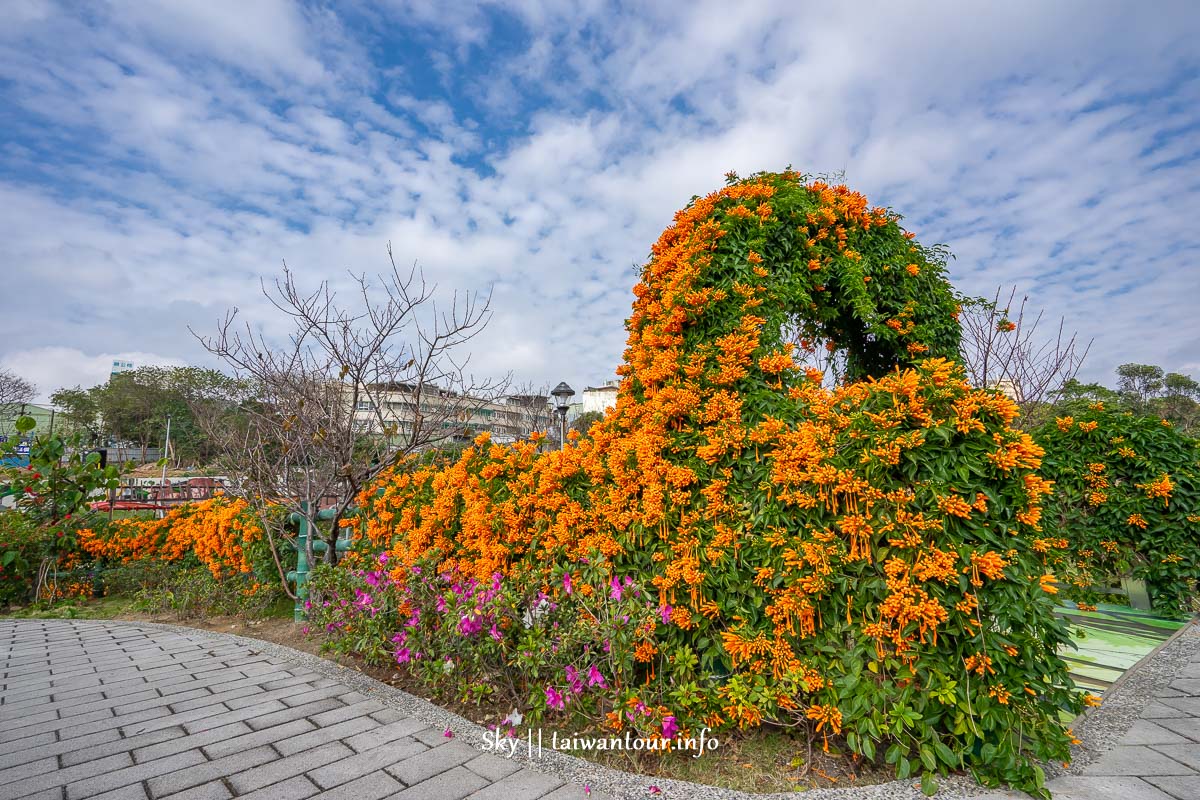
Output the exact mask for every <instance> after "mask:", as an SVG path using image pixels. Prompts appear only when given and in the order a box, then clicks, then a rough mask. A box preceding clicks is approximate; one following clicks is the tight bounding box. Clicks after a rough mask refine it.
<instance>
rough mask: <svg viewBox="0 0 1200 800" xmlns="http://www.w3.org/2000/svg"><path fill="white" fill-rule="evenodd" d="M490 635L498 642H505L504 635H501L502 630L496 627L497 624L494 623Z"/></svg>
mask: <svg viewBox="0 0 1200 800" xmlns="http://www.w3.org/2000/svg"><path fill="white" fill-rule="evenodd" d="M488 633H489V634H490V635H491V637H492V638H493V639H495V640H496V641H497V642H500V641H504V634H502V633H500V629H499V628H497V627H496V623H494V622H493V623H492V629H491V630H490V631H488Z"/></svg>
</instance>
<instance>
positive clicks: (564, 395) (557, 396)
mask: <svg viewBox="0 0 1200 800" xmlns="http://www.w3.org/2000/svg"><path fill="white" fill-rule="evenodd" d="M550 394H551V395H553V396H554V408H555V410H556V411H558V424H559V440H558V449H559V450H565V449H567V409H568V408H570V407H571V398H572V397H574V396H575V390H574V389H572V388H571V387H570V386H567V382H566V381H561V382H560V383H559V384H558V386H555V387H554V389H552V390H551V392H550Z"/></svg>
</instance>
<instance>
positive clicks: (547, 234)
mask: <svg viewBox="0 0 1200 800" xmlns="http://www.w3.org/2000/svg"><path fill="white" fill-rule="evenodd" d="M250 6H253V8H252V9H247V8H246V4H240V5H239V6H238V8H239V9H240V11H239V12H238V13H239V14H242V12H245V13H244V14H242V16H238V15H231V14H230V13H228V9H222V7H220V6H218V5H214V4H211V3H204V4H198V3H187V4H176V3H167V4H165V5H164V7H158V8H152V7H150V6H143V5H141V4H138V8H137V13H130V14H118V13H116V12H113V13H109V14H103V13H102V14H99V15H97V17H96V19H94V20H91V21H90V22H85V21H84V20H81V19H72V18H68V17H65V16H63V15H62V14H61V13H59V14H58V15H55V16H49V17H46V18H44V19H41V20H40V21H39V20H38V19H36V18H35V17H36V15H34V14H27V15H26V17H28V18H29V20H28V21H26V22H24V23H22V25H21V26H20V27H21V31H22V32H21V34H20V36H17V35H16V34H13V35H11V36H5V35H3V34H0V79H2V80H6V81H8V82H9V83H7V84H4V85H5V86H6V87H7V88H5V89H0V99H3V100H6V101H7V102H9V103H10V104H11V107H12V108H14V109H16V110H17V111H15V112H13V113H14V114H15V116H13V126H12V130H13V131H14V133H15V135H14V139H15V141H16V142H17V143H18V144H16V145H15V146H14V145H10V146H9V147H7V148H5V149H4V150H0V207H2V208H4V209H5V212H6V213H5V214H3V215H0V264H2V265H3V267H0V269H3V270H4V273H5V274H4V278H5V280H6V282H7V283H8V285H16V286H19V287H21V288H20V290H19V291H20V292H21V293H22V297H23V298H25V299H24V302H25V304H26V305H27V306H29V307H37V308H46V309H48V311H47V312H45V313H42V314H41V319H40V320H39V322H38V324H37V325H28V324H25V323H24V322H23V321H22V320H20V319H17V318H14V317H8V318H3V319H0V354H3V353H8V354H9V356H8V357H13V356H12V354H20V353H28V352H30V351H34V350H39V349H44V348H46V347H59V348H68V349H71V350H75V351H79V352H80V354H81V355H80V356H79V357H76V358H63V359H59V360H57V361H53V363H58V364H60V365H61V368H56V371H54V372H47V373H45V380H48V381H51V382H54V381H58V382H61V383H63V384H74V383H84V384H86V382H87V379H83V378H77V377H74V376H73V373H72V372H71V370H75V369H82V366H81V365H82V363H83V361H84V360H86V359H87V358H93V357H94V358H97V359H99V360H100V362H104V361H105V359H106V358H107V356H104V355H103V354H105V353H116V352H125V351H132V350H138V349H143V348H144V349H149V350H151V351H154V352H157V353H162V354H165V355H164V356H163V357H168V356H169V357H171V358H175V359H178V360H180V361H187V362H203V363H207V361H206V354H205V353H204V352H203V350H202V349H201V348H200V347H199V346H198V345H197V344H196V342H195V341H194V339H193V338H192V337H191V335H190V334H189V333H188V331H187V326H189V325H191V326H192V327H193V328H195V329H196V330H197V331H200V332H206V331H211V330H212V329H213V326H214V325H215V322H216V320H217V319H218V318H219V317H220V316H221V314H222V313H223V312H224V310H225V309H226V308H228V307H231V306H238V307H240V308H241V309H242V310H243V313H244V314H245V315H246V316H247V317H248V318H252V319H265V318H266V307H265V304H264V303H263V301H262V300H261V298H260V297H259V295H258V281H259V276H261V275H272V274H275V273H276V272H277V269H278V264H279V263H280V261H282V260H285V259H286V260H287V262H288V264H289V265H290V266H291V267H292V268H293V269H295V270H296V271H297V273H298V274H299V275H300V276H301V278H302V280H305V281H306V282H308V283H310V284H315V282H317V281H319V280H322V279H329V280H332V281H334V282H335V283H337V282H343V283H344V280H345V278H344V276H345V270H346V269H352V270H354V271H356V272H359V271H366V272H368V273H370V272H375V271H378V270H379V269H380V268H383V267H385V266H386V256H385V245H386V243H387V242H388V241H389V240H390V241H391V242H392V244H393V247H394V249H395V251H396V255H397V260H398V262H400V264H401V265H402V266H405V265H408V264H411V263H412V262H414V261H416V262H419V263H420V264H421V266H422V267H423V268H424V269H425V270H426V272H427V274H428V275H429V276H430V277H431V278H433V279H435V280H437V281H438V282H439V283H440V284H441V286H442V287H443V288H444V289H445V290H447V291H449V290H451V289H454V288H468V289H483V290H486V289H487V288H488V287H489V286H492V285H495V287H496V291H495V296H494V301H493V308H494V311H495V318H494V321H493V323H492V327H491V329H490V330H489V332H488V335H487V336H485V337H483V338H481V339H477V340H476V341H475V345H476V354H475V358H474V360H473V362H472V363H473V366H474V367H475V368H476V369H478V370H480V371H481V372H491V373H493V374H499V373H504V372H507V371H509V370H512V371H515V372H516V373H517V376H518V377H519V378H521V379H530V380H534V381H536V382H539V383H540V382H550V383H556V382H557V381H558V380H559V379H561V378H566V379H567V380H568V381H569V382H571V383H573V384H579V385H586V384H588V383H596V382H598V381H599V380H601V379H602V378H603V377H604V376H606V375H608V374H610V373H611V371H612V369H613V367H614V366H615V365H616V363H617V362H618V361H619V359H620V356H621V352H622V350H623V346H624V340H625V332H624V330H623V328H622V324H621V323H622V320H623V319H624V317H625V315H626V314H627V312H628V308H629V303H630V301H631V299H632V296H631V294H630V293H629V289H630V288H631V286H632V284H633V281H634V279H635V275H634V271H633V269H632V266H633V265H634V264H635V263H638V262H640V261H642V260H643V259H644V258H645V257H646V254H647V253H648V251H649V248H650V245H651V243H652V242H653V240H654V238H655V237H656V236H657V235H658V232H659V231H660V230H661V229H662V228H663V227H664V226H665V225H666V224H667V223H668V222H669V221H670V219H671V215H672V214H673V212H674V211H675V210H676V209H677V208H679V207H680V206H682V205H683V204H684V203H685V202H687V200H688V198H689V197H691V196H692V195H693V194H697V193H703V192H707V191H709V190H711V189H712V188H715V187H716V186H719V185H720V184H721V183H722V177H721V176H722V174H723V173H724V172H725V171H726V170H728V169H731V168H732V169H736V170H738V171H739V172H741V173H743V174H746V173H749V172H753V171H755V170H758V169H779V168H782V167H783V166H784V165H785V164H788V163H791V164H793V165H795V166H796V167H798V168H800V169H804V170H809V171H813V172H834V171H839V170H844V171H845V173H846V177H847V180H848V181H849V182H850V183H851V185H853V186H854V187H855V188H859V189H862V190H864V191H866V192H867V193H868V195H869V196H870V197H871V199H872V201H874V202H878V203H885V204H888V205H892V206H893V207H895V208H897V209H898V210H899V211H901V212H902V213H904V214H905V215H906V216H907V219H908V224H909V226H910V227H911V228H912V229H913V230H915V231H916V232H917V233H918V235H919V238H920V239H921V241H923V242H926V243H933V242H939V241H940V242H945V243H947V244H948V245H949V246H950V248H951V250H952V251H953V252H955V253H956V255H957V259H956V260H955V261H953V262H951V265H950V269H951V274H952V276H953V278H954V280H955V282H956V284H957V285H958V286H959V288H961V289H963V290H965V291H968V292H971V293H988V294H990V293H991V291H992V290H993V289H994V287H995V286H996V285H997V284H1000V283H1012V282H1018V283H1019V284H1020V285H1021V288H1022V289H1023V290H1025V291H1027V292H1029V293H1030V294H1031V295H1032V298H1033V300H1032V302H1034V303H1035V304H1038V305H1044V306H1045V307H1046V308H1047V310H1048V313H1049V314H1051V315H1053V316H1055V317H1057V316H1058V315H1063V316H1065V317H1066V318H1067V325H1068V327H1069V328H1077V329H1079V330H1080V332H1081V335H1082V336H1083V337H1084V338H1091V337H1095V339H1096V345H1095V346H1094V347H1093V351H1092V356H1091V357H1090V360H1089V364H1088V367H1087V371H1086V373H1085V374H1086V375H1087V376H1088V377H1090V378H1096V379H1101V380H1107V379H1108V378H1109V377H1110V375H1111V370H1112V368H1113V367H1114V366H1115V365H1116V364H1119V363H1122V362H1125V361H1143V362H1150V363H1159V364H1162V365H1163V366H1165V367H1167V368H1168V369H1177V370H1184V371H1187V370H1189V369H1190V370H1192V371H1193V374H1196V373H1200V368H1197V366H1196V365H1197V364H1200V333H1198V331H1197V327H1196V324H1195V323H1194V322H1193V315H1192V310H1191V309H1190V308H1189V307H1188V306H1187V305H1186V303H1185V301H1184V298H1188V297H1196V296H1200V263H1198V261H1200V254H1198V252H1197V247H1196V239H1195V234H1194V223H1193V221H1192V220H1191V219H1190V209H1192V208H1195V207H1196V205H1197V201H1198V200H1200V170H1198V169H1197V158H1198V154H1197V152H1196V149H1195V146H1194V143H1193V141H1192V140H1193V139H1194V131H1195V129H1196V128H1197V127H1198V126H1200V111H1198V109H1200V102H1197V101H1200V81H1198V80H1197V79H1196V78H1195V77H1194V76H1195V74H1196V69H1195V68H1196V66H1197V60H1198V59H1197V58H1196V56H1195V54H1194V53H1193V52H1192V51H1191V50H1190V49H1189V47H1188V43H1189V42H1190V41H1191V40H1192V39H1193V38H1194V36H1195V35H1196V34H1197V33H1198V32H1200V31H1198V30H1197V29H1198V28H1200V20H1198V18H1197V17H1196V16H1195V15H1193V14H1187V13H1184V12H1186V10H1187V6H1186V4H1177V5H1173V6H1167V5H1164V6H1163V7H1162V8H1160V10H1159V12H1158V13H1156V14H1154V15H1149V14H1145V13H1143V12H1141V11H1140V10H1139V9H1138V7H1137V6H1136V5H1134V4H1115V5H1112V6H1111V7H1110V8H1107V9H1106V10H1105V11H1104V12H1103V13H1101V12H1100V11H1097V9H1096V7H1094V6H1093V5H1091V4H1054V5H1045V4H1033V3H1029V4H1009V5H1005V6H989V7H982V8H981V9H975V10H972V11H970V12H966V11H964V10H963V9H962V7H961V6H960V5H958V4H949V3H930V4H923V5H918V6H911V5H906V6H896V5H883V4H879V5H872V4H865V5H864V4H859V5H855V6H846V7H838V8H822V9H821V10H820V12H819V13H818V12H817V11H816V10H813V11H806V10H803V9H798V8H797V7H796V6H795V5H794V4H790V3H787V4H784V3H759V4H755V5H747V6H745V7H744V8H743V7H739V9H738V10H737V11H736V12H735V11H732V10H731V9H730V8H729V6H728V4H723V5H720V6H718V5H716V4H699V5H689V6H687V7H669V6H666V5H654V6H652V7H649V8H647V9H645V10H643V11H642V13H641V15H639V16H634V15H630V14H628V13H616V12H615V10H614V9H613V8H611V7H610V6H608V5H606V4H601V3H599V2H587V3H579V4H568V3H556V2H537V3H535V2H528V3H520V4H517V5H516V6H515V9H514V10H513V13H515V14H516V15H517V18H518V19H520V20H522V23H521V24H522V25H523V26H524V28H525V30H526V31H527V32H528V34H529V41H528V42H527V43H526V44H527V46H525V47H523V48H520V49H518V51H517V52H515V53H513V54H512V55H511V56H506V57H499V56H491V55H489V54H491V53H492V52H493V51H494V50H497V48H494V47H493V43H492V42H491V41H490V39H489V37H491V36H492V35H493V33H492V29H491V22H490V20H491V19H492V18H493V17H494V15H495V14H498V13H502V11H503V9H504V8H505V7H504V6H502V5H498V4H486V5H480V6H479V7H478V8H477V9H475V10H473V11H466V12H463V13H461V14H445V13H443V11H442V10H441V9H442V7H441V6H439V5H437V4H429V3H404V4H397V5H396V6H395V7H394V8H393V10H392V11H391V12H390V16H388V15H378V16H375V15H372V16H371V17H369V20H370V25H371V26H376V25H377V26H379V27H380V30H375V29H374V27H372V28H371V30H369V31H367V30H361V29H360V30H355V29H352V28H350V27H348V26H349V23H347V22H345V20H343V19H339V18H334V17H331V16H330V14H331V13H332V12H330V11H328V10H326V11H317V10H313V9H312V8H305V9H300V8H298V7H295V6H291V5H288V4H284V3H263V4H250ZM30 7H31V8H32V5H31V6H30ZM116 8H126V7H116ZM364 13H365V12H364ZM246 15H248V16H246ZM231 20H235V21H231ZM401 23H403V24H406V25H410V26H423V27H424V28H425V29H426V30H424V31H423V32H422V33H421V35H416V34H414V33H412V30H413V29H412V28H411V27H409V28H398V27H395V26H397V25H399V24H401ZM389 26H391V27H389ZM182 32H193V33H194V35H190V36H188V37H185V38H187V41H186V42H182V41H181V39H180V37H181V36H182V35H183V33H182ZM21 37H24V38H21ZM357 39H361V40H362V41H356V40H357ZM68 42H70V43H71V44H70V45H69V46H68V44H67V43H68ZM380 42H387V43H390V44H391V46H394V47H409V48H413V47H423V48H430V49H429V50H428V52H425V53H424V54H423V55H424V56H425V57H426V58H427V59H428V61H429V62H430V64H431V69H435V70H437V71H439V72H440V75H441V80H442V81H443V82H444V85H445V86H448V87H450V88H451V89H453V90H454V91H453V92H449V93H447V94H446V96H445V97H444V98H441V99H439V98H433V99H429V98H428V94H429V92H430V91H435V90H436V87H416V88H422V89H423V91H422V92H421V93H420V96H418V93H416V92H415V91H413V90H414V85H413V76H411V75H408V76H404V80H398V79H397V80H394V78H396V76H398V75H400V74H401V73H402V72H403V69H402V68H401V67H398V66H395V65H387V66H379V65H372V64H371V63H370V62H369V61H368V60H367V56H366V53H367V52H368V50H369V48H370V46H371V45H372V43H380ZM381 46H382V45H381ZM481 58H482V59H484V60H486V61H487V66H486V69H485V71H484V72H483V73H482V74H474V73H472V74H471V77H470V78H469V79H468V78H466V77H464V76H465V75H466V71H467V69H468V61H469V60H472V59H474V60H476V61H477V60H478V59H481ZM489 59H490V60H489ZM467 83H470V84H471V85H467ZM402 87H403V88H402ZM455 97H458V98H459V99H461V98H463V97H466V98H474V99H475V102H476V103H478V105H477V106H475V107H473V108H472V107H470V106H461V107H460V106H456V104H455V103H456V102H457V101H456V100H455V99H454V98H455ZM383 98H386V99H383ZM530 108H533V109H536V110H535V111H533V112H529V113H528V116H527V117H521V116H515V115H521V114H526V110H527V109H530ZM514 122H516V123H519V124H517V130H518V131H523V132H518V133H516V134H507V133H505V134H501V133H497V131H499V130H502V129H503V130H506V131H507V130H511V129H512V125H513V124H514ZM269 330H270V331H272V332H274V333H276V334H278V333H279V332H280V328H279V327H278V324H277V323H276V324H273V325H272V326H270V327H269ZM88 354H95V355H94V356H93V355H88ZM22 358H25V357H24V356H22ZM108 360H111V359H108ZM135 360H136V359H135ZM80 374H87V375H91V374H93V373H80ZM89 379H90V378H89Z"/></svg>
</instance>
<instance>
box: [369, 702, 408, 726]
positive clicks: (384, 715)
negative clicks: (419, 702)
mask: <svg viewBox="0 0 1200 800" xmlns="http://www.w3.org/2000/svg"><path fill="white" fill-rule="evenodd" d="M407 716H408V715H407V714H405V713H403V712H400V711H397V710H396V709H394V708H387V707H386V706H385V707H384V708H381V709H380V710H378V711H372V712H371V718H372V719H376V720H379V721H380V722H382V723H384V724H385V725H386V724H387V723H389V722H399V721H400V720H402V719H404V718H406V717H407Z"/></svg>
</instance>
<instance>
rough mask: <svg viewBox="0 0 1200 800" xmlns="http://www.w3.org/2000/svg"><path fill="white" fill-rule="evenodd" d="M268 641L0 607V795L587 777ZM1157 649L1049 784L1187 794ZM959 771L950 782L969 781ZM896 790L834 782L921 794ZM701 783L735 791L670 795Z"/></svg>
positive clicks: (1173, 798) (1189, 788) (1195, 760)
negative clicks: (520, 755) (412, 708)
mask: <svg viewBox="0 0 1200 800" xmlns="http://www.w3.org/2000/svg"><path fill="white" fill-rule="evenodd" d="M272 649H273V648H272V646H270V645H266V644H264V645H263V646H262V649H261V650H260V649H258V648H256V647H255V646H254V645H252V644H247V643H246V642H245V640H236V639H233V638H229V637H221V636H214V635H213V634H210V633H205V632H196V633H195V634H190V633H186V632H182V631H179V630H174V629H167V628H158V627H151V626H146V627H142V626H136V625H129V624H113V623H105V622H99V621H65V620H46V621H41V620H4V619H0V800H10V799H11V798H24V797H29V798H37V800H81V798H94V799H95V800H125V798H129V799H130V800H150V799H151V798H153V800H158V798H165V797H169V798H172V800H226V799H227V798H232V797H238V798H247V797H248V798H254V800H274V799H275V798H278V800H305V798H310V797H321V798H347V799H348V800H382V799H383V798H405V799H406V800H407V799H412V798H415V799H418V800H440V799H443V798H452V799H453V800H458V798H464V797H471V798H499V799H500V800H526V799H528V800H533V799H534V798H546V800H568V799H569V798H584V797H585V791H584V787H583V785H582V784H578V783H574V784H573V783H568V782H565V781H564V780H563V779H562V778H559V777H555V776H553V775H550V774H547V773H545V772H543V771H539V770H535V769H532V768H530V767H527V766H523V765H522V764H521V763H519V762H517V761H513V760H510V759H507V758H503V757H500V756H498V755H494V754H490V753H482V752H481V751H479V750H478V749H476V748H474V747H472V746H470V745H468V744H466V743H465V742H463V741H461V740H459V739H454V738H448V737H446V736H445V735H444V730H443V728H442V727H441V726H436V725H429V724H427V723H426V722H422V721H420V720H418V719H417V718H416V717H413V716H410V715H408V714H405V713H402V712H401V711H398V710H396V709H395V708H392V707H389V706H387V705H385V704H383V703H381V702H379V701H377V700H375V699H371V698H368V697H366V696H364V695H363V694H360V693H359V692H357V691H355V690H354V689H353V688H351V686H349V685H347V683H348V682H349V683H357V682H358V681H357V680H353V679H349V678H348V679H346V680H337V679H334V678H331V677H328V676H327V675H325V674H322V673H321V672H318V671H315V670H314V669H311V668H310V667H309V666H306V665H304V664H303V663H299V662H298V661H293V660H289V659H287V658H284V657H273V656H272V655H271V654H270V653H269V652H265V651H271V650H272ZM276 652H282V651H276ZM297 658H300V657H297ZM1159 663H1160V666H1163V665H1165V666H1166V667H1167V669H1166V671H1163V672H1156V671H1155V670H1154V669H1139V671H1138V673H1135V675H1136V677H1135V683H1137V682H1140V683H1141V684H1142V687H1141V688H1140V689H1137V690H1136V691H1133V690H1130V687H1129V686H1126V687H1124V689H1123V690H1122V693H1123V694H1124V698H1123V699H1122V700H1120V701H1118V699H1117V697H1114V698H1113V703H1114V704H1117V703H1118V702H1120V703H1122V704H1123V707H1124V708H1125V709H1126V710H1128V713H1125V712H1123V711H1119V708H1120V706H1114V708H1113V709H1110V711H1118V713H1117V716H1123V717H1124V719H1125V720H1126V722H1125V723H1120V724H1119V726H1118V727H1117V728H1116V729H1115V730H1116V732H1119V731H1121V730H1123V729H1124V727H1125V725H1128V724H1129V720H1131V719H1132V718H1133V717H1134V716H1136V717H1137V719H1136V720H1134V721H1133V722H1132V727H1129V728H1128V730H1127V731H1125V732H1124V733H1121V734H1120V738H1119V739H1117V740H1116V743H1115V745H1114V746H1113V747H1112V748H1111V749H1109V750H1107V751H1102V754H1101V755H1099V757H1098V758H1096V759H1095V760H1093V761H1092V762H1091V763H1089V764H1087V766H1084V767H1082V768H1079V769H1078V770H1077V771H1078V774H1075V775H1064V776H1061V777H1058V778H1055V779H1054V780H1052V781H1050V782H1049V784H1048V786H1049V788H1050V789H1051V791H1052V792H1053V793H1054V797H1055V798H1056V800H1200V648H1195V647H1193V648H1192V649H1191V650H1190V651H1181V655H1180V657H1179V658H1177V659H1176V660H1175V661H1172V662H1170V663H1165V664H1164V662H1162V661H1161V660H1160V662H1159ZM322 666H324V665H322ZM330 671H331V670H325V672H330ZM359 677H361V676H359ZM1122 693H1118V694H1122ZM1151 695H1153V697H1152V699H1150V700H1149V701H1144V700H1143V699H1142V698H1145V697H1149V696H1151ZM1112 719H1113V717H1112V715H1110V717H1109V721H1108V722H1107V723H1105V724H1107V725H1108V727H1110V728H1112V727H1113V726H1112V724H1111V722H1112ZM1116 732H1114V733H1113V736H1116V735H1117V733H1116ZM1108 741H1113V739H1112V738H1109V739H1108ZM1093 754H1094V753H1093ZM963 788H966V787H964V786H962V785H961V784H960V785H959V788H958V790H957V791H953V790H952V793H953V794H955V795H956V796H958V797H963V796H965V795H973V794H975V792H972V791H970V790H967V791H965V792H964V791H963ZM906 789H908V787H906V786H899V785H897V784H891V785H889V786H888V787H873V788H872V787H866V788H864V789H861V790H857V791H849V792H846V793H845V794H843V793H842V792H839V791H833V792H830V795H834V794H836V795H837V796H838V797H839V798H841V797H845V798H846V800H850V798H852V797H854V796H856V795H858V796H860V797H863V798H866V797H872V798H874V797H882V796H886V797H899V796H907V795H908V794H912V796H916V795H915V791H913V792H906V791H904V790H906ZM641 791H643V792H644V788H643V789H642V790H641ZM696 791H699V792H701V793H702V794H703V795H705V796H708V795H710V794H711V795H712V796H724V795H726V794H730V795H732V794H736V793H726V792H721V791H713V790H711V789H700V788H699V787H694V786H693V787H691V789H690V790H684V791H683V793H682V794H681V793H679V792H674V793H672V796H689V795H694V794H695V793H696ZM826 792H829V790H823V791H822V790H818V791H815V792H813V793H812V794H813V795H814V796H826ZM621 794H624V793H623V792H622V793H621ZM638 796H641V794H640V793H639V794H638ZM696 796H699V795H696ZM605 797H606V795H603V794H601V793H600V792H598V791H593V792H592V793H591V794H590V795H589V796H587V800H601V798H605ZM978 797H979V798H981V800H982V798H985V797H986V798H987V800H999V798H1019V797H1020V798H1023V797H1026V796H1025V795H1020V794H1017V793H1012V792H984V793H980V794H979V795H978Z"/></svg>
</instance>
